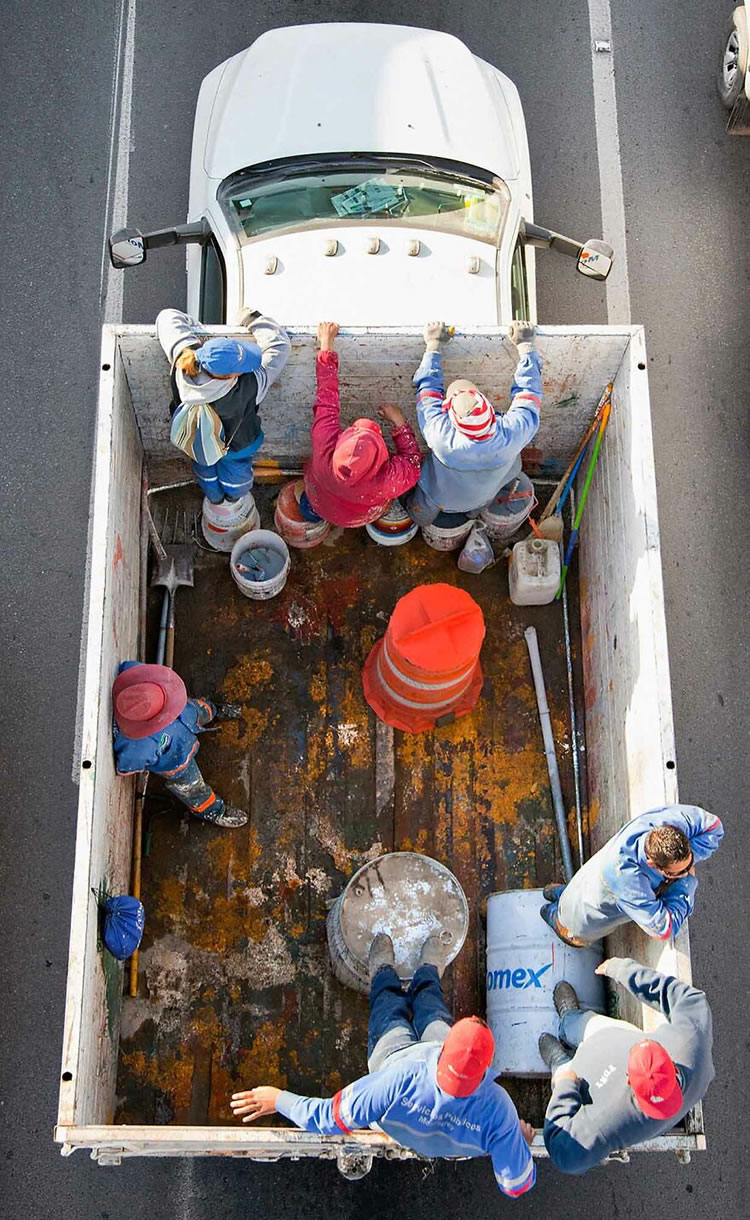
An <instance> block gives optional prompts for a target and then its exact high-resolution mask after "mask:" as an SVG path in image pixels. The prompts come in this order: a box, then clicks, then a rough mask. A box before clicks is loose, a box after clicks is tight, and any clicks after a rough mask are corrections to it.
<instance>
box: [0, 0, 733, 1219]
mask: <svg viewBox="0 0 750 1220" xmlns="http://www.w3.org/2000/svg"><path fill="white" fill-rule="evenodd" d="M620 8H622V9H625V8H627V12H622V11H620ZM620 8H618V9H617V11H616V13H615V15H614V18H613V49H614V55H615V65H616V82H617V101H618V118H619V128H620V142H621V153H622V182H623V195H624V203H625V220H626V226H627V254H628V270H629V281H630V295H631V304H632V316H633V319H634V320H635V321H638V322H643V323H644V324H645V326H646V329H647V335H648V345H649V352H650V356H649V360H650V364H649V374H650V385H651V395H652V407H653V420H654V434H655V448H656V459H657V472H658V489H659V508H660V518H661V530H662V549H663V564H664V580H665V588H666V598H667V623H668V630H669V642H670V659H671V667H672V688H673V700H674V710H675V719H676V729H677V747H678V768H679V776H680V790H681V794H682V796H683V798H684V799H687V800H690V801H693V802H696V803H699V804H703V805H705V806H707V807H709V808H711V809H713V810H715V811H716V812H717V813H719V814H720V815H721V817H722V818H723V819H724V820H725V824H726V826H727V831H728V834H727V838H726V840H725V843H724V846H723V847H722V849H721V851H720V852H719V853H718V855H717V856H716V857H715V858H714V859H713V860H712V861H711V862H710V863H709V864H708V865H706V866H704V868H703V869H702V870H701V892H700V895H699V904H698V911H697V912H696V914H695V916H694V918H693V920H692V921H691V933H692V942H693V960H694V972H695V977H696V980H697V982H698V983H699V984H700V985H701V986H704V987H705V989H706V990H707V992H708V993H709V996H710V997H711V999H712V1003H713V1010H714V1019H715V1033H716V1062H717V1069H718V1071H717V1079H716V1081H715V1082H714V1084H713V1086H712V1088H711V1090H710V1093H709V1095H708V1099H707V1102H706V1107H705V1111H706V1122H707V1128H708V1135H709V1151H708V1152H707V1153H705V1154H703V1155H700V1156H696V1157H694V1159H693V1162H692V1163H691V1164H690V1165H689V1166H687V1167H683V1166H680V1165H678V1164H677V1162H676V1160H674V1159H672V1158H667V1157H655V1156H649V1157H647V1158H642V1157H640V1158H637V1159H635V1160H634V1161H633V1162H632V1163H631V1164H630V1165H629V1166H622V1165H611V1166H608V1167H605V1168H602V1169H599V1170H597V1171H595V1172H593V1173H591V1174H589V1175H588V1176H587V1177H586V1178H584V1179H581V1180H577V1179H576V1180H574V1179H569V1178H564V1177H562V1176H560V1175H558V1174H556V1173H555V1172H554V1171H553V1170H552V1169H551V1167H550V1166H549V1164H547V1163H541V1164H540V1166H539V1181H538V1185H537V1187H536V1189H535V1190H534V1192H533V1193H532V1195H530V1196H527V1197H525V1198H523V1199H522V1200H520V1201H519V1202H517V1203H515V1204H512V1203H511V1202H510V1201H508V1200H505V1199H503V1198H502V1197H501V1196H499V1195H498V1194H496V1193H495V1190H494V1186H493V1185H492V1180H491V1176H490V1174H489V1169H488V1166H487V1165H486V1164H484V1163H481V1162H474V1163H471V1164H459V1165H456V1166H451V1165H447V1164H442V1165H440V1166H438V1167H437V1168H436V1169H435V1171H434V1172H433V1171H430V1170H427V1171H425V1170H424V1169H423V1168H422V1167H420V1166H418V1165H407V1166H403V1167H399V1166H396V1165H390V1164H379V1165H378V1164H376V1166H375V1167H374V1168H373V1170H372V1173H371V1174H370V1175H369V1177H368V1178H367V1179H365V1180H364V1181H363V1182H361V1183H359V1184H352V1183H347V1182H345V1181H344V1180H343V1179H342V1178H341V1177H340V1176H339V1175H338V1173H337V1172H336V1170H335V1168H334V1167H333V1166H332V1165H330V1164H325V1163H309V1164H305V1163H304V1162H303V1163H299V1164H295V1163H288V1162H287V1163H282V1164H279V1165H276V1166H263V1165H258V1166H253V1165H251V1164H243V1163H241V1162H234V1161H232V1162H228V1161H214V1162H209V1161H197V1162H187V1161H186V1162H182V1163H181V1162H178V1161H175V1160H172V1161H164V1162H162V1163H159V1162H137V1161H136V1162H130V1163H124V1164H123V1166H122V1167H120V1168H119V1169H109V1170H107V1169H102V1168H99V1167H97V1166H95V1165H94V1164H92V1163H91V1162H90V1161H88V1160H87V1159H85V1157H84V1154H82V1153H77V1154H76V1155H75V1156H74V1157H73V1159H72V1160H68V1161H64V1160H62V1159H61V1158H60V1156H59V1152H58V1150H57V1148H56V1146H55V1145H53V1143H52V1140H51V1131H52V1125H53V1122H54V1116H55V1112H56V1106H57V1082H58V1072H59V1062H60V1042H61V1031H62V1015H63V1003H64V993H65V971H66V958H67V936H68V921H69V905H70V890H71V878H72V869H73V845H74V829H75V802H76V790H75V789H74V788H73V786H72V784H71V782H70V778H69V777H70V759H71V755H72V748H73V728H74V718H75V694H76V675H77V666H78V647H79V632H80V619H81V606H82V587H83V577H84V561H85V549H86V521H87V506H88V484H89V471H90V449H91V428H92V421H93V416H94V408H95V386H96V380H97V363H98V361H97V350H98V330H99V325H100V321H101V317H100V303H101V301H100V292H101V270H102V241H103V235H104V232H105V227H106V225H107V223H108V221H107V216H106V211H107V181H108V169H109V165H108V160H109V139H110V107H111V95H112V80H113V66H114V60H115V46H116V38H117V31H118V23H119V17H120V9H119V6H118V4H117V3H113V4H111V5H109V6H103V5H93V4H89V5H85V6H83V11H82V9H81V6H73V5H57V4H51V3H49V0H40V3H39V4H37V5H35V6H33V7H32V6H30V5H28V4H23V3H9V4H7V5H6V8H5V11H4V17H3V38H2V46H1V47H0V55H1V56H2V59H1V63H2V71H0V114H2V116H3V124H2V126H3V131H2V136H1V139H2V144H1V146H0V156H1V157H2V171H3V172H2V178H1V179H0V181H2V196H3V203H4V207H3V225H2V233H1V237H0V240H1V241H2V263H1V265H2V269H3V281H4V286H3V294H2V300H1V301H0V311H1V313H0V316H1V317H2V330H1V332H0V333H1V334H2V369H3V382H4V390H3V395H2V397H3V402H2V407H3V427H2V431H0V453H1V454H2V461H0V486H1V487H2V492H3V503H4V505H5V511H4V513H3V515H2V521H1V522H0V531H1V533H0V541H1V549H0V554H2V556H3V562H2V564H1V565H0V605H1V606H2V621H1V622H0V632H1V633H2V655H3V658H4V662H5V664H4V672H3V678H4V681H3V684H2V688H3V689H2V698H1V699H0V741H2V761H3V772H2V786H3V788H2V790H3V794H4V813H3V817H2V819H0V834H1V835H2V851H1V852H0V906H1V907H2V923H1V924H0V926H1V927H3V928H4V929H5V945H4V953H3V967H4V969H3V983H4V987H3V1001H2V1004H0V1025H1V1026H2V1032H3V1043H2V1046H3V1049H2V1057H1V1059H0V1115H1V1117H2V1122H0V1128H2V1134H0V1197H1V1198H2V1200H3V1213H4V1215H6V1216H8V1217H9V1220H21V1218H23V1220H37V1218H43V1217H44V1218H46V1217H48V1216H54V1217H56V1218H57V1220H74V1218H75V1220H119V1218H120V1217H126V1216H127V1217H128V1218H131V1217H132V1218H133V1220H139V1218H140V1217H146V1216H148V1217H151V1216H152V1215H154V1214H158V1215H159V1216H160V1217H162V1218H163V1220H173V1218H174V1220H177V1218H180V1220H192V1218H197V1217H213V1216H217V1217H218V1216H221V1217H222V1218H223V1220H233V1218H234V1217H240V1216H242V1217H244V1216H246V1215H247V1214H248V1212H250V1211H251V1212H252V1213H254V1214H255V1215H259V1216H263V1217H267V1218H268V1220H281V1218H282V1217H297V1216H300V1215H302V1214H307V1215H309V1216H310V1217H318V1216H320V1217H323V1216H325V1217H326V1218H329V1220H338V1218H344V1217H346V1218H347V1220H360V1218H361V1220H365V1218H367V1220H371V1218H372V1220H374V1218H376V1217H391V1216H392V1215H393V1214H395V1213H396V1211H397V1209H398V1208H400V1207H401V1206H404V1205H405V1206H406V1207H408V1209H409V1212H410V1214H411V1215H412V1216H413V1217H414V1218H415V1220H418V1218H420V1217H428V1216H429V1217H439V1216H466V1215H469V1214H477V1213H478V1212H479V1211H480V1209H481V1212H482V1214H484V1215H487V1216H492V1215H500V1214H504V1213H506V1212H508V1213H509V1212H510V1210H511V1209H513V1211H514V1214H516V1215H518V1216H519V1217H526V1216H531V1215H534V1216H536V1217H540V1218H542V1217H543V1218H547V1217H549V1220H552V1218H553V1217H554V1218H555V1220H557V1218H558V1217H559V1216H560V1215H568V1216H579V1215H584V1214H585V1215H608V1216H612V1217H614V1218H622V1220H624V1218H629V1217H635V1216H639V1215H641V1214H644V1215H646V1214H648V1215H650V1214H652V1213H653V1212H654V1210H656V1209H658V1210H659V1211H660V1212H666V1213H667V1214H668V1215H677V1214H679V1215H681V1216H682V1217H685V1218H686V1220H688V1218H690V1220H692V1218H693V1217H695V1218H698V1217H701V1218H703V1217H705V1216H706V1215H707V1214H710V1213H712V1212H715V1213H716V1214H722V1215H724V1216H727V1217H742V1216H745V1215H746V1214H747V1201H746V1196H747V1190H748V1185H749V1184H750V1183H749V1180H748V1168H747V1154H746V1152H745V1150H744V1145H745V1143H746V1140H745V1138H744V1129H745V1121H744V1120H745V1108H746V1107H745V1096H744V1095H745V1092H746V1080H747V1077H748V1066H749V1064H748V1058H749V1057H748V1047H749V1045H750V1043H749V1042H748V1026H747V1001H748V987H747V969H746V967H747V954H746V926H747V912H748V910H750V894H749V893H748V888H749V887H748V870H747V848H746V844H745V839H744V825H743V814H744V811H745V810H744V806H745V803H746V799H747V785H746V783H745V765H746V757H747V745H748V733H747V725H748V716H747V703H746V692H747V690H748V688H749V687H750V672H749V670H750V666H748V642H747V629H746V623H747V605H748V579H747V541H746V540H747V538H748V536H749V535H750V520H749V519H748V517H749V514H748V480H747V475H746V471H747V469H748V462H747V458H748V454H747V430H746V417H747V411H746V399H747V394H746V391H747V386H748V382H749V381H750V367H749V364H750V354H749V353H750V345H749V344H748V340H747V336H748V334H750V303H749V298H748V292H747V288H748V262H747V244H746V240H745V237H746V222H745V215H746V201H747V197H748V187H749V186H750V168H749V165H750V138H744V139H742V138H739V139H730V138H728V137H726V136H725V134H724V130H723V126H724V124H723V115H722V113H721V111H720V108H719V106H718V103H717V101H716V99H715V97H714V90H713V73H714V65H715V60H716V57H717V43H718V39H719V36H720V33H721V31H722V29H723V26H724V23H725V20H726V18H727V15H728V13H729V11H730V10H731V5H730V4H729V3H728V0H702V3H701V4H700V5H695V6H692V10H693V11H691V12H689V13H688V12H686V11H685V6H681V7H678V6H673V7H671V8H669V7H667V8H665V7H664V6H654V5H652V4H650V3H649V2H648V0H631V3H630V4H629V5H627V6H620ZM372 14H373V9H372V6H371V5H368V4H364V3H345V2H340V0H339V2H337V0H333V3H330V4H328V5H325V6H324V5H322V4H321V3H320V2H319V0H318V2H314V0H308V2H306V3H289V2H288V0H283V2H282V3H280V4H278V5H277V6H276V7H275V8H274V11H273V13H272V14H268V18H267V20H262V19H261V18H256V17H254V16H253V15H252V13H251V12H250V10H249V9H247V8H244V7H238V6H236V5H234V4H230V3H228V2H227V0H214V2H213V3H212V4H211V5H203V4H199V3H198V2H197V0H186V2H185V3H183V4H181V5H176V4H172V5H170V6H166V5H164V4H163V3H158V2H157V0H138V3H137V11H136V24H135V32H136V39H135V57H134V69H135V75H134V93H133V99H134V100H133V112H132V131H131V141H130V149H131V152H130V173H129V199H128V207H127V214H128V217H129V219H130V221H131V222H133V223H136V224H137V223H142V224H143V225H144V226H146V227H148V226H152V225H153V226H158V225H160V224H162V223H164V224H166V223H169V222H173V221H180V220H182V219H184V215H185V211H186V202H187V174H188V161H189V149H190V128H191V123H192V112H193V108H194V103H195V98H196V95H197V90H198V85H199V83H200V80H201V78H202V77H203V76H204V75H205V73H206V72H208V71H209V70H210V69H211V68H212V67H213V66H214V65H215V64H216V63H218V62H219V61H220V60H221V59H223V58H225V57H226V56H228V55H230V54H233V53H234V52H235V51H237V50H240V49H241V48H242V47H244V46H246V45H248V44H249V43H250V41H252V39H253V38H254V37H256V36H257V35H258V34H259V33H261V32H262V30H263V28H267V27H268V26H270V25H282V24H290V23H293V22H306V21H316V20H331V19H333V20H336V19H338V20H340V19H348V20H357V21H364V20H367V19H368V18H371V17H372ZM377 16H378V19H379V20H382V21H388V20H392V21H396V22H404V21H409V20H411V21H412V23H413V24H415V25H423V26H430V27H433V28H440V29H445V30H449V31H451V32H453V33H455V34H457V35H458V36H459V37H461V38H462V39H463V40H464V41H465V42H467V43H468V44H469V46H471V48H472V49H473V50H474V51H476V52H477V53H478V54H480V55H481V56H482V57H483V58H485V59H487V60H489V61H491V62H493V63H496V64H497V65H498V66H499V67H501V68H502V69H503V70H505V71H506V72H507V73H508V74H509V75H510V76H511V77H512V78H513V79H514V80H515V81H516V82H517V84H518V86H519V88H520V91H521V96H522V100H523V102H524V106H525V111H526V118H527V123H528V128H529V134H530V142H531V154H532V166H533V171H534V184H535V201H536V214H537V219H538V220H539V221H540V222H542V223H547V224H550V225H551V226H553V227H555V228H558V229H560V230H561V231H564V232H565V231H570V232H573V233H575V234H576V235H578V236H588V235H593V234H596V233H598V232H600V228H601V207H600V188H599V176H598V162H597V143H596V128H595V115H594V105H593V92H592V69H591V56H590V30H589V16H588V7H587V4H586V3H585V2H584V0H567V2H566V3H564V4H558V5H553V4H549V3H546V2H544V0H494V3H491V2H490V0H467V3H466V4H465V5H464V6H456V5H453V4H448V3H431V2H430V0H425V2H424V3H422V4H421V5H419V6H417V5H408V4H407V5H404V4H401V5H399V4H395V3H392V2H391V0H384V2H381V3H380V4H379V5H378V6H377ZM321 70H322V71H325V70H327V68H326V66H325V65H321ZM259 121H272V119H270V118H269V117H268V116H262V117H261V118H259ZM605 236H606V234H605ZM183 265H184V264H183V262H182V258H181V255H179V254H177V255H174V256H172V255H171V254H170V253H169V252H163V254H162V255H161V257H158V256H154V257H153V260H152V261H150V262H149V265H148V268H146V269H144V270H143V272H140V273H138V274H137V276H136V275H133V276H131V277H130V278H129V279H128V280H127V283H126V287H125V298H124V315H123V316H124V320H126V321H147V320H150V319H152V318H153V317H154V315H155V313H156V311H157V309H159V308H160V307H161V306H163V305H167V304H180V303H182V301H183V299H184V278H183ZM538 269H539V272H538V273H539V316H540V319H541V320H542V321H545V322H550V323H552V322H600V321H606V316H607V315H606V300H605V294H604V292H603V291H602V290H601V289H599V288H597V287H595V286H592V285H590V284H586V283H584V282H583V281H582V280H581V279H580V278H578V277H575V276H573V275H571V268H570V264H569V263H568V262H567V261H566V260H562V259H559V258H555V257H554V256H552V255H542V256H540V258H539V260H538ZM733 1131H734V1132H735V1135H734V1136H733V1135H732V1132H733Z"/></svg>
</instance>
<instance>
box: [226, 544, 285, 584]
mask: <svg viewBox="0 0 750 1220" xmlns="http://www.w3.org/2000/svg"><path fill="white" fill-rule="evenodd" d="M253 548H258V549H259V550H263V551H265V552H271V553H272V554H273V555H274V556H278V560H279V561H280V562H276V563H273V564H272V566H273V568H274V569H275V570H274V571H273V572H272V574H271V575H269V576H268V577H267V579H265V580H263V579H258V580H253V579H252V577H251V575H250V574H248V573H243V572H239V571H238V570H237V564H238V563H241V561H242V557H243V556H244V555H246V554H247V552H248V551H251V550H252V549H253ZM289 564H290V560H289V549H288V547H287V545H286V543H285V542H284V539H283V538H280V537H279V535H278V534H275V533H274V532H273V530H250V531H249V532H248V533H247V534H244V535H243V536H242V538H239V539H238V540H237V542H235V544H234V546H233V547H232V555H231V558H230V560H229V570H230V572H231V573H232V580H233V581H234V583H235V584H236V586H237V588H238V589H239V591H240V593H242V594H243V595H244V596H245V597H249V598H250V599H251V600H253V601H266V600H267V599H268V598H269V597H276V595H277V593H280V592H281V590H282V589H283V588H284V585H285V584H286V578H287V576H288V574H289ZM248 566H249V565H248ZM261 566H262V564H261Z"/></svg>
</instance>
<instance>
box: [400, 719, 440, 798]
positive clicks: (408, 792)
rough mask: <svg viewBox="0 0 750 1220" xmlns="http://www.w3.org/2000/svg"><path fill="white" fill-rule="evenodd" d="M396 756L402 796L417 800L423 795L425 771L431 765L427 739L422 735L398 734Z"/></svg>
mask: <svg viewBox="0 0 750 1220" xmlns="http://www.w3.org/2000/svg"><path fill="white" fill-rule="evenodd" d="M396 754H397V757H398V761H399V764H400V769H401V770H402V772H403V780H404V796H405V798H406V799H408V800H419V799H420V797H422V796H423V795H424V787H425V769H426V768H427V767H428V766H431V765H432V756H431V751H430V743H429V738H428V737H427V736H426V735H424V734H422V733H420V734H416V733H414V734H412V733H400V734H399V736H398V739H397V741H396Z"/></svg>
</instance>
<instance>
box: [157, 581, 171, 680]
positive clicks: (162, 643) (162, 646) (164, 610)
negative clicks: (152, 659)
mask: <svg viewBox="0 0 750 1220" xmlns="http://www.w3.org/2000/svg"><path fill="white" fill-rule="evenodd" d="M168 618H169V590H168V589H165V590H164V600H163V601H162V604H161V619H160V620H159V642H158V644H157V645H156V664H157V665H163V664H164V657H165V656H166V652H167V620H168Z"/></svg>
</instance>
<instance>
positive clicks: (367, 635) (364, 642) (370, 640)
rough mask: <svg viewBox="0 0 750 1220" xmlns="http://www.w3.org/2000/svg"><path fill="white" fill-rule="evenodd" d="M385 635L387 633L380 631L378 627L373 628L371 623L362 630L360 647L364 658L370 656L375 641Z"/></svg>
mask: <svg viewBox="0 0 750 1220" xmlns="http://www.w3.org/2000/svg"><path fill="white" fill-rule="evenodd" d="M384 634H385V632H383V631H378V629H377V627H373V626H372V624H371V623H368V624H367V625H366V626H365V627H363V628H362V630H361V631H360V633H359V646H360V650H361V653H362V656H363V657H365V658H366V657H367V656H368V654H369V652H370V650H371V648H372V646H373V644H374V643H375V641H376V640H379V639H380V637H381V635H384Z"/></svg>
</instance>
